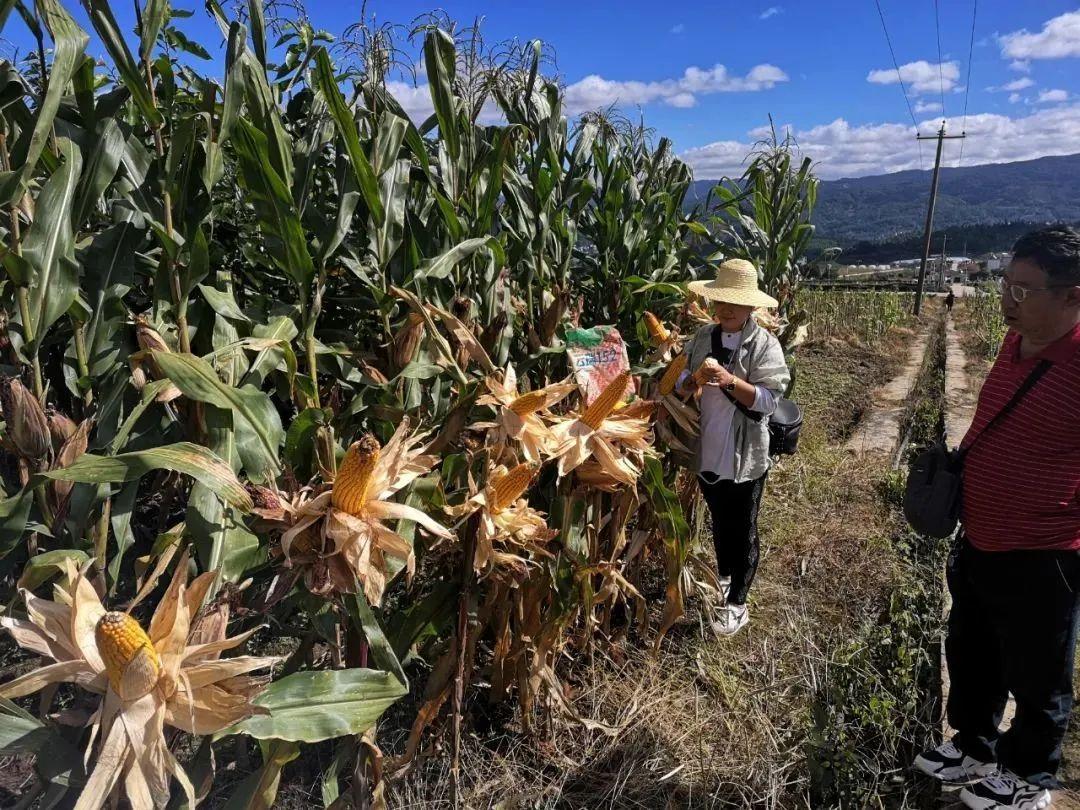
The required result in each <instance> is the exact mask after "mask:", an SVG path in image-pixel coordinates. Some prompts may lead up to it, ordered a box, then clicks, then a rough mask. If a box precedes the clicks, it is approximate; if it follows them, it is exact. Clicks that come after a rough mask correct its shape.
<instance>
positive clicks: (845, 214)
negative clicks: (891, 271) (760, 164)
mask: <svg viewBox="0 0 1080 810" xmlns="http://www.w3.org/2000/svg"><path fill="white" fill-rule="evenodd" d="M930 176H931V172H929V171H906V172H897V173H895V174H885V175H878V176H874V177H858V178H851V179H842V180H826V181H822V183H821V187H820V189H819V192H818V200H817V207H816V208H815V209H814V224H815V225H816V226H817V233H816V237H817V238H816V239H815V242H816V243H817V244H818V246H819V247H823V246H825V245H829V244H835V245H839V246H841V247H843V248H845V253H847V252H848V251H847V248H849V247H854V246H855V245H856V244H857V243H866V242H870V243H911V242H912V239H914V240H915V242H917V241H918V237H919V235H921V233H922V228H923V222H924V220H925V219H926V204H927V200H928V197H929V192H930ZM715 184H716V181H714V180H698V181H695V182H694V184H693V186H692V187H691V189H690V193H689V194H688V195H687V197H688V204H689V205H693V204H695V203H697V202H699V201H701V200H703V199H704V198H705V196H706V195H707V194H708V192H709V189H710V188H711V187H712V186H714V185H715ZM1060 221H1064V222H1077V221H1080V154H1078V155H1067V156H1065V157H1044V158H1038V159H1036V160H1025V161H1020V162H1017V163H996V164H987V165H984V166H964V167H961V168H959V169H949V168H945V169H942V170H941V177H940V180H939V184H938V200H937V210H936V212H935V216H934V229H935V231H938V230H946V231H948V232H950V242H952V241H953V237H952V232H954V231H956V232H957V234H956V235H957V237H960V236H961V232H962V231H967V230H969V228H965V227H964V226H981V227H977V228H973V229H970V230H974V231H976V232H980V233H985V232H987V231H991V232H992V230H993V229H988V228H986V226H991V225H996V224H999V223H1001V224H1005V223H1011V224H1014V227H1013V228H1009V229H1002V231H1003V233H1002V236H1003V237H1005V236H1006V234H1005V233H1004V231H1010V234H1009V236H1011V235H1012V234H1011V232H1012V231H1014V230H1015V224H1017V223H1045V222H1060ZM980 241H982V240H980ZM990 241H991V242H992V241H993V240H992V239H991V240H990ZM1003 241H1005V240H1004V239H1003ZM1009 244H1011V242H1008V243H1004V244H1001V245H989V246H986V247H983V249H984V250H1005V249H1008V247H1009ZM859 247H864V246H863V245H859ZM959 249H960V245H959V244H957V245H956V250H959ZM949 252H950V253H952V252H953V250H952V249H950V251H949ZM972 252H974V251H972Z"/></svg>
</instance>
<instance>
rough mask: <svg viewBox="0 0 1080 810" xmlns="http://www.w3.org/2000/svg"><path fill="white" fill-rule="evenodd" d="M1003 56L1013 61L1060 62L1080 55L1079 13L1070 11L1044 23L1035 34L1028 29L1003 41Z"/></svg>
mask: <svg viewBox="0 0 1080 810" xmlns="http://www.w3.org/2000/svg"><path fill="white" fill-rule="evenodd" d="M1000 42H1001V53H1002V55H1003V56H1006V57H1009V58H1010V59H1061V58H1063V57H1066V56H1080V10H1077V11H1067V12H1065V13H1064V14H1062V15H1061V16H1060V17H1054V18H1053V19H1051V20H1047V21H1046V22H1045V23H1043V27H1042V31H1040V32H1039V33H1037V34H1033V33H1031V32H1030V31H1028V30H1027V29H1026V28H1022V29H1020V30H1019V31H1013V32H1012V33H1011V34H1005V35H1004V36H1002V37H1001V38H1000Z"/></svg>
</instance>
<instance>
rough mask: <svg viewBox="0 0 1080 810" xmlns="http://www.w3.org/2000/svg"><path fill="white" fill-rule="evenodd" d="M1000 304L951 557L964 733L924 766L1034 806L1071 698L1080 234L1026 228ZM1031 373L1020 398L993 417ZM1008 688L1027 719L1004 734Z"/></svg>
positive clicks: (1040, 801) (974, 803)
mask: <svg viewBox="0 0 1080 810" xmlns="http://www.w3.org/2000/svg"><path fill="white" fill-rule="evenodd" d="M1001 307H1002V312H1003V313H1004V316H1005V321H1006V323H1007V324H1008V326H1009V332H1008V335H1007V336H1006V338H1005V342H1004V344H1003V345H1002V347H1001V352H1000V354H999V355H998V358H997V360H996V362H995V363H994V367H993V369H992V370H991V371H990V375H989V376H988V377H987V379H986V382H985V384H984V385H983V389H982V392H981V393H980V394H979V404H978V408H977V410H976V413H975V419H974V422H973V423H972V425H971V429H970V430H969V431H968V433H967V435H966V436H965V437H964V441H963V442H962V446H963V447H964V448H967V456H966V458H965V460H964V496H963V532H962V534H961V536H960V539H959V542H958V544H957V546H956V548H955V549H954V550H953V553H952V555H951V557H950V559H949V566H948V582H949V591H950V593H951V594H952V599H953V605H952V612H951V613H950V615H949V627H948V636H947V638H946V642H945V655H946V659H947V662H948V666H949V678H950V690H949V705H948V717H949V724H950V725H951V726H952V727H953V728H954V729H956V735H955V736H954V737H953V738H952V740H950V741H949V742H947V743H945V744H944V745H941V746H939V747H938V748H936V749H934V750H932V751H927V752H925V753H923V754H920V755H919V757H918V758H917V759H916V761H915V765H916V767H917V768H919V769H920V770H922V771H924V772H925V773H928V774H930V775H931V776H934V777H936V778H938V779H941V780H943V781H948V782H962V783H968V786H967V787H965V788H964V789H963V790H962V791H961V793H960V798H961V800H962V801H963V802H964V804H966V805H967V806H968V807H973V808H991V807H994V808H1013V807H1015V808H1025V810H1035V808H1044V807H1048V806H1049V805H1050V802H1051V796H1050V790H1051V789H1053V788H1054V787H1055V786H1056V785H1057V783H1056V781H1055V778H1054V776H1055V773H1056V772H1057V769H1058V765H1059V763H1060V761H1061V743H1062V740H1063V738H1064V736H1065V731H1066V728H1067V727H1068V722H1069V713H1070V711H1071V709H1072V703H1073V700H1072V677H1073V654H1074V649H1075V646H1076V629H1077V608H1078V604H1080V603H1078V599H1077V594H1078V592H1080V502H1078V500H1077V498H1078V490H1080V233H1077V232H1076V231H1074V230H1072V229H1070V228H1064V227H1055V228H1048V229H1045V230H1041V231H1036V232H1034V233H1029V234H1027V235H1026V236H1024V237H1022V238H1021V239H1020V240H1019V241H1018V242H1017V243H1016V245H1015V246H1014V248H1013V258H1012V262H1011V264H1010V265H1009V268H1008V270H1007V271H1006V273H1005V279H1004V281H1003V284H1002V296H1001ZM1032 380H1033V381H1034V382H1033V384H1032ZM1025 382H1027V384H1028V385H1030V387H1029V388H1028V389H1027V391H1026V392H1025V393H1023V394H1022V396H1021V397H1020V398H1019V399H1018V400H1017V401H1016V404H1015V406H1014V407H1013V408H1012V409H1011V410H1009V411H1008V412H1007V413H1006V414H1005V415H1004V416H1003V417H1002V418H1001V419H999V420H997V421H996V422H993V424H991V422H992V421H993V420H994V417H995V416H996V415H997V414H999V413H1000V412H1001V411H1002V409H1003V408H1005V407H1006V405H1007V403H1009V401H1010V400H1012V399H1013V398H1014V396H1015V395H1016V394H1017V392H1018V391H1019V390H1020V388H1021V386H1024V385H1025ZM984 431H985V433H984ZM1009 693H1012V695H1013V697H1014V698H1015V700H1016V718H1015V719H1014V720H1013V721H1012V724H1011V726H1010V727H1009V729H1008V731H1006V732H1005V733H1001V732H1000V731H999V729H998V726H999V724H1000V723H1001V720H1002V713H1003V711H1004V709H1005V703H1006V700H1007V698H1008V695H1009Z"/></svg>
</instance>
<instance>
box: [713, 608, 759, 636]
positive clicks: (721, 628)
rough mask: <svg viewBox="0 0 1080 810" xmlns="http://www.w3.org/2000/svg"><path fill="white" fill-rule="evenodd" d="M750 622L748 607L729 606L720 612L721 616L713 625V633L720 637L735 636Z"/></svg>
mask: <svg viewBox="0 0 1080 810" xmlns="http://www.w3.org/2000/svg"><path fill="white" fill-rule="evenodd" d="M748 621H750V611H748V610H747V609H746V605H728V606H727V607H725V608H723V609H722V610H721V611H720V616H719V618H717V620H716V621H715V622H713V623H712V631H713V632H714V633H716V635H718V636H733V635H735V634H736V633H738V632H739V631H740V630H741V629H742V628H743V627H745V626H746V623H747V622H748Z"/></svg>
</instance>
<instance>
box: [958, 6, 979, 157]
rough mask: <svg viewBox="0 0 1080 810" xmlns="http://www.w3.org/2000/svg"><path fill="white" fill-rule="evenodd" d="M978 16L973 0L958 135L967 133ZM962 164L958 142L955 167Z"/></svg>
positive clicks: (962, 154)
mask: <svg viewBox="0 0 1080 810" xmlns="http://www.w3.org/2000/svg"><path fill="white" fill-rule="evenodd" d="M978 16H979V0H974V3H973V4H972V7H971V42H970V43H968V64H967V82H966V85H967V86H966V87H964V123H963V125H961V127H960V134H961V135H963V134H965V133H967V113H968V95H969V94H970V93H971V56H972V54H973V53H974V52H975V19H976V18H977V17H978ZM963 162H964V141H960V159H959V160H957V161H956V165H957V166H960V164H961V163H963Z"/></svg>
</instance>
